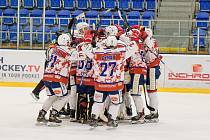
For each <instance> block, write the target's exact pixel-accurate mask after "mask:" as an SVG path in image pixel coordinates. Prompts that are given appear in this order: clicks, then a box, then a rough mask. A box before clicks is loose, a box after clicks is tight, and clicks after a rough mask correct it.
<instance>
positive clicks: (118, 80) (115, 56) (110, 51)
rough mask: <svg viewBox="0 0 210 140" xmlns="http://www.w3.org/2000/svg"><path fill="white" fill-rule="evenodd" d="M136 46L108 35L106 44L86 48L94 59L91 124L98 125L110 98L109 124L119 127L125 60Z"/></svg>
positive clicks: (87, 52) (88, 54)
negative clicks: (93, 92)
mask: <svg viewBox="0 0 210 140" xmlns="http://www.w3.org/2000/svg"><path fill="white" fill-rule="evenodd" d="M135 49H137V48H135V46H134V47H133V48H132V47H130V46H129V47H126V45H125V44H124V43H123V42H122V41H120V40H119V41H118V40H117V38H116V37H115V36H108V37H107V39H106V40H105V44H104V46H100V47H96V49H93V50H92V52H91V49H90V48H84V49H83V50H84V51H85V53H86V55H87V56H88V57H89V58H92V59H93V61H94V80H95V94H94V104H93V107H92V113H91V121H90V126H93V127H96V126H98V117H99V115H100V113H101V112H102V110H103V107H104V101H105V100H106V98H107V97H109V98H110V100H111V104H110V106H109V110H108V123H107V125H108V126H111V127H117V126H118V122H117V121H116V118H117V115H118V111H119V107H120V104H121V103H122V90H123V88H124V83H123V82H124V62H125V60H126V59H127V58H128V57H130V56H131V55H132V54H133V52H132V51H133V50H135Z"/></svg>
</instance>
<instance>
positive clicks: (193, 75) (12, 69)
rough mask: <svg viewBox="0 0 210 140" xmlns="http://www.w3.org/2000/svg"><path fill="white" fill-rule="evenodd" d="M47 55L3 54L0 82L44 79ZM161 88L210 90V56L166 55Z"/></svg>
mask: <svg viewBox="0 0 210 140" xmlns="http://www.w3.org/2000/svg"><path fill="white" fill-rule="evenodd" d="M44 61H45V51H41V50H40V51H37V50H0V82H30V83H31V82H32V83H37V82H39V80H40V79H41V78H42V76H43V71H44ZM163 62H164V63H165V64H161V76H160V78H159V80H158V83H159V85H158V87H161V88H204V89H210V55H174V54H170V55H169V54H167V55H166V54H165V55H163Z"/></svg>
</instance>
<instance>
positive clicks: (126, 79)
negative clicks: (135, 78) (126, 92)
mask: <svg viewBox="0 0 210 140" xmlns="http://www.w3.org/2000/svg"><path fill="white" fill-rule="evenodd" d="M130 81H131V76H130V74H129V71H126V72H125V81H124V84H129V83H130Z"/></svg>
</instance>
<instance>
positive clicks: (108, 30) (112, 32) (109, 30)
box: [105, 25, 118, 36]
mask: <svg viewBox="0 0 210 140" xmlns="http://www.w3.org/2000/svg"><path fill="white" fill-rule="evenodd" d="M117 33H118V29H117V27H116V26H114V25H110V26H107V27H105V34H106V36H116V35H117Z"/></svg>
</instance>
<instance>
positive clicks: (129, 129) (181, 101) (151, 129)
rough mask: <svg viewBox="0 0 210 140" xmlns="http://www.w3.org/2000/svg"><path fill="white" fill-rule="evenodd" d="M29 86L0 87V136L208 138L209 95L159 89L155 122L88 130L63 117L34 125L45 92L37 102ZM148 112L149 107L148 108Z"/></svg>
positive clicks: (10, 139)
mask: <svg viewBox="0 0 210 140" xmlns="http://www.w3.org/2000/svg"><path fill="white" fill-rule="evenodd" d="M31 90H32V89H31V88H11V87H7V88H6V87H0V112H1V113H0V140H105V139H106V140H210V95H208V94H189V93H188V94H184V93H183V94H177V93H160V94H159V100H160V107H159V114H160V118H159V119H160V121H159V123H156V124H154V123H153V124H152V123H150V124H135V125H131V124H129V123H120V124H119V127H118V128H116V129H112V130H108V129H107V126H101V127H97V128H96V129H94V130H90V127H89V126H88V125H82V124H78V123H73V122H69V121H68V120H65V121H64V122H63V125H62V126H60V127H47V126H36V125H35V122H36V117H37V115H38V111H39V110H40V108H41V106H42V103H43V101H44V99H45V98H46V95H45V93H44V92H43V93H41V94H42V96H41V99H40V101H38V102H36V101H34V100H33V99H32V97H31V96H30V95H29V93H30V92H31ZM147 113H148V111H147Z"/></svg>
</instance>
